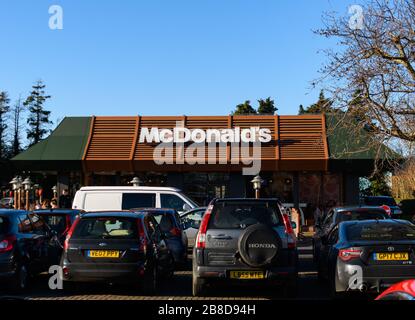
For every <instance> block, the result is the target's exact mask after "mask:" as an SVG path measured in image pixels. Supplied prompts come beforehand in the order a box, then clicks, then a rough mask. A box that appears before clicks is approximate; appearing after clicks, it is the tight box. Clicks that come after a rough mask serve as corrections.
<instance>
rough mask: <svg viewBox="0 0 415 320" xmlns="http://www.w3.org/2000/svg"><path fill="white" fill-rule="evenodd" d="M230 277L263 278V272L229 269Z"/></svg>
mask: <svg viewBox="0 0 415 320" xmlns="http://www.w3.org/2000/svg"><path fill="white" fill-rule="evenodd" d="M230 277H231V279H264V278H265V274H264V272H262V271H231V273H230Z"/></svg>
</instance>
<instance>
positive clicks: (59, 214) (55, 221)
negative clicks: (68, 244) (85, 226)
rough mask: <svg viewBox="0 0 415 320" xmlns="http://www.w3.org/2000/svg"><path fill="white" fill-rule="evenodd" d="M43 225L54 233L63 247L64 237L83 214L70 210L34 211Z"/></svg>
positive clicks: (79, 211)
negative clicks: (42, 221)
mask: <svg viewBox="0 0 415 320" xmlns="http://www.w3.org/2000/svg"><path fill="white" fill-rule="evenodd" d="M34 212H35V213H36V214H37V215H38V216H40V217H41V218H42V219H43V220H44V221H45V223H46V224H47V225H48V226H49V227H50V228H51V229H52V230H53V231H54V232H56V234H57V236H58V239H59V242H60V244H61V245H62V246H63V242H64V241H65V238H66V235H67V233H68V231H69V229H70V228H71V226H72V224H73V223H74V221H75V219H76V218H77V217H78V216H79V215H80V214H81V213H82V212H83V211H81V210H72V209H47V210H35V211H34Z"/></svg>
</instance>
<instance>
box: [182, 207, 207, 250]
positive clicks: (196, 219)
mask: <svg viewBox="0 0 415 320" xmlns="http://www.w3.org/2000/svg"><path fill="white" fill-rule="evenodd" d="M206 209H207V208H206V207H200V208H195V209H192V210H189V211H186V212H185V213H183V214H182V215H181V216H180V220H181V222H182V225H183V229H184V233H185V234H186V236H187V241H188V248H189V249H191V250H193V247H194V245H195V242H196V235H197V232H198V231H199V227H200V223H201V222H202V218H203V215H204V214H205V212H206Z"/></svg>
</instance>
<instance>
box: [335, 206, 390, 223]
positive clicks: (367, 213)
mask: <svg viewBox="0 0 415 320" xmlns="http://www.w3.org/2000/svg"><path fill="white" fill-rule="evenodd" d="M387 218H388V216H387V214H386V212H384V211H383V210H377V209H368V210H364V209H358V210H347V211H340V212H339V213H338V214H337V217H336V222H337V223H340V222H343V221H354V220H372V219H373V220H384V219H387Z"/></svg>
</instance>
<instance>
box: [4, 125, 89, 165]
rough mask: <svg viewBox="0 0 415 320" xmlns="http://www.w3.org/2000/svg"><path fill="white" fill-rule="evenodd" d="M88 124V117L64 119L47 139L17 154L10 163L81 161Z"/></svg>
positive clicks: (86, 138) (87, 133)
mask: <svg viewBox="0 0 415 320" xmlns="http://www.w3.org/2000/svg"><path fill="white" fill-rule="evenodd" d="M90 123H91V118H90V117H67V118H64V119H63V120H62V122H61V123H60V124H59V126H58V127H57V128H56V129H55V130H54V131H53V132H52V133H51V134H50V136H49V137H47V138H46V139H45V140H42V141H41V142H39V143H37V144H36V145H34V146H32V147H30V148H29V149H27V150H26V151H24V152H22V153H20V154H18V155H17V156H15V157H14V158H13V159H12V161H16V162H19V161H61V160H63V161H74V160H76V161H81V160H82V156H83V154H84V150H85V146H86V144H87V141H88V135H89V128H90ZM17 165H18V164H17Z"/></svg>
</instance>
